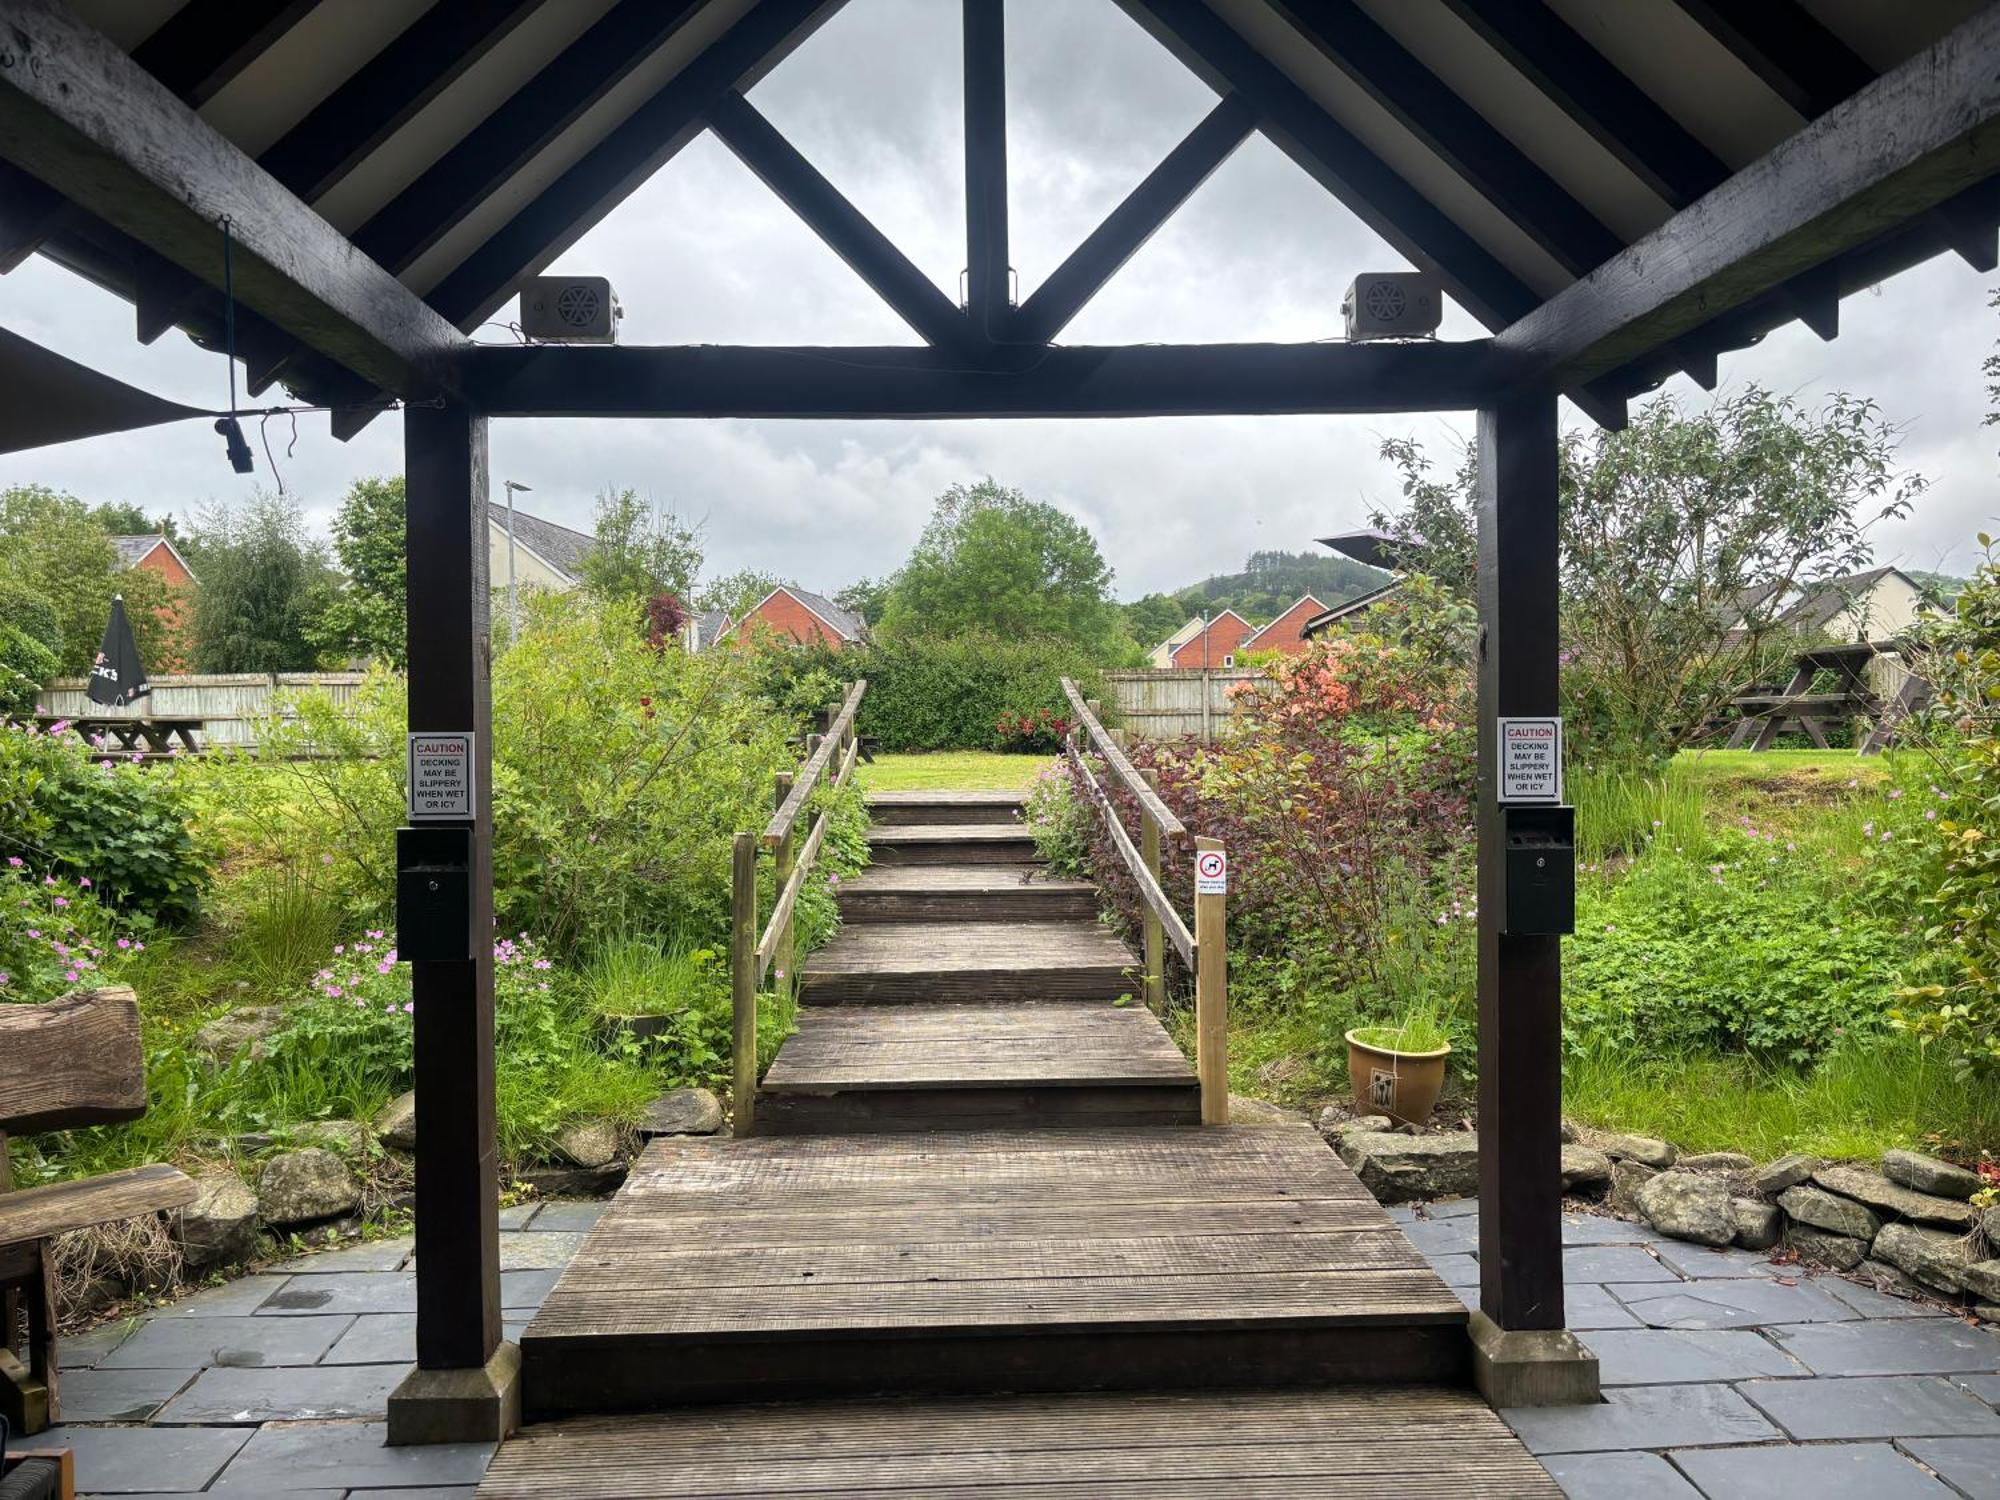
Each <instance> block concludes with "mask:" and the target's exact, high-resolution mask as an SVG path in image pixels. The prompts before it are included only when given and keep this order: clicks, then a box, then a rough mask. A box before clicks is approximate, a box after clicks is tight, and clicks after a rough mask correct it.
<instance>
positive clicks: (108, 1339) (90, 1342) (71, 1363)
mask: <svg viewBox="0 0 2000 1500" xmlns="http://www.w3.org/2000/svg"><path fill="white" fill-rule="evenodd" d="M139 1323H140V1320H139V1319H137V1318H120V1319H119V1320H118V1321H117V1322H115V1323H106V1324H104V1325H103V1326H102V1327H99V1328H93V1329H91V1330H90V1332H88V1333H80V1334H77V1335H76V1336H75V1337H74V1338H66V1339H59V1340H57V1342H56V1368H57V1369H60V1370H64V1371H68V1370H82V1369H88V1368H89V1367H90V1366H91V1365H94V1364H96V1363H97V1362H98V1361H99V1360H100V1359H103V1358H104V1357H105V1356H106V1355H107V1354H109V1353H110V1352H111V1351H112V1350H113V1349H116V1348H117V1347H118V1346H119V1345H120V1344H122V1343H124V1342H125V1340H126V1339H128V1338H130V1337H131V1336H132V1333H133V1330H135V1329H136V1328H138V1327H139Z"/></svg>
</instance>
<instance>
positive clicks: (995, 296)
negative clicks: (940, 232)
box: [960, 0, 1014, 343]
mask: <svg viewBox="0 0 2000 1500" xmlns="http://www.w3.org/2000/svg"><path fill="white" fill-rule="evenodd" d="M960 14H961V19H962V23H963V24H962V27H961V34H962V36H963V46H962V53H963V56H962V61H963V64H964V71H965V310H966V314H967V316H968V317H970V318H971V320H972V326H973V328H974V329H975V330H976V331H977V333H978V334H979V336H980V337H981V338H983V339H985V340H987V341H988V342H994V343H997V342H998V341H999V340H1000V339H1002V338H1003V337H1005V336H1006V328H1007V323H1008V320H1009V317H1010V315H1011V314H1010V310H1011V308H1012V307H1013V302H1014V298H1013V292H1012V287H1011V281H1012V266H1011V265H1010V263H1009V257H1008V253H1007V0H961V5H960Z"/></svg>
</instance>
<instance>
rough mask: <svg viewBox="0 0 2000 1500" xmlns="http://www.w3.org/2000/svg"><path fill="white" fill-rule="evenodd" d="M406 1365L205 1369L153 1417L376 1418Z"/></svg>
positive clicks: (241, 1422) (228, 1422) (201, 1420)
mask: <svg viewBox="0 0 2000 1500" xmlns="http://www.w3.org/2000/svg"><path fill="white" fill-rule="evenodd" d="M410 1368H411V1367H410V1365H408V1364H393V1365H312V1366H306V1367H303V1368H296V1369H276V1370H241V1369H221V1370H204V1371H202V1372H201V1376H200V1378H199V1379H197V1380H196V1381H195V1382H194V1384H193V1385H191V1386H189V1387H188V1388H187V1389H186V1390H185V1391H182V1392H181V1393H180V1394H179V1395H178V1396H175V1397H174V1399H173V1400H171V1401H169V1402H168V1403H167V1404H166V1406H165V1408H164V1409H163V1410H161V1412H160V1414H159V1415H158V1416H157V1417H155V1418H154V1419H153V1420H154V1421H155V1422H157V1423H161V1424H175V1425H201V1424H207V1425H210V1426H239V1427H240V1426H255V1425H256V1424H258V1423H261V1422H280V1421H313V1420H325V1419H328V1418H349V1419H356V1420H363V1419H370V1418H372V1419H374V1420H377V1421H380V1420H382V1419H383V1418H384V1417H386V1416H387V1415H388V1410H389V1392H391V1391H392V1390H394V1389H395V1388H396V1384H397V1382H398V1381H400V1380H401V1379H402V1378H403V1377H404V1376H405V1375H407V1374H409V1373H410Z"/></svg>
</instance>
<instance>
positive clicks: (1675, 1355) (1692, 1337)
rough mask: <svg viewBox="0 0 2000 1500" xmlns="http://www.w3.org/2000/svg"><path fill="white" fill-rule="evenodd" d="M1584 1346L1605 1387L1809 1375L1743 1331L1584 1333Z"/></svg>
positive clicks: (1758, 1336)
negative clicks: (1587, 1347)
mask: <svg viewBox="0 0 2000 1500" xmlns="http://www.w3.org/2000/svg"><path fill="white" fill-rule="evenodd" d="M1584 1343H1585V1344H1586V1345H1587V1346H1589V1348H1590V1351H1591V1352H1592V1353H1593V1354H1595V1355H1596V1356H1597V1360H1598V1367H1599V1373H1600V1377H1601V1379H1602V1381H1603V1383H1604V1384H1605V1385H1607V1386H1611V1385H1684V1384H1687V1383H1688V1382H1691V1381H1700V1380H1750V1379H1754V1378H1756V1377H1758V1376H1769V1377H1782V1376H1791V1377H1798V1378H1804V1377H1807V1376H1810V1375H1811V1374H1812V1372H1811V1371H1810V1370H1808V1369H1807V1368H1806V1367H1805V1366H1804V1365H1802V1364H1800V1363H1799V1362H1798V1361H1797V1360H1795V1359H1792V1358H1791V1357H1790V1356H1788V1355H1787V1354H1786V1353H1785V1352H1784V1351H1783V1350H1782V1349H1780V1348H1778V1347H1777V1346H1776V1345H1774V1344H1772V1343H1771V1342H1770V1341H1769V1340H1768V1339H1766V1338H1765V1337H1764V1336H1763V1335H1762V1334H1759V1333H1754V1332H1752V1331H1750V1330H1748V1329H1726V1328H1725V1329H1714V1328H1702V1329H1683V1328H1633V1329H1615V1328H1613V1329H1605V1330H1603V1331H1602V1332H1597V1333H1591V1334H1589V1335H1587V1336H1586V1337H1585V1338H1584Z"/></svg>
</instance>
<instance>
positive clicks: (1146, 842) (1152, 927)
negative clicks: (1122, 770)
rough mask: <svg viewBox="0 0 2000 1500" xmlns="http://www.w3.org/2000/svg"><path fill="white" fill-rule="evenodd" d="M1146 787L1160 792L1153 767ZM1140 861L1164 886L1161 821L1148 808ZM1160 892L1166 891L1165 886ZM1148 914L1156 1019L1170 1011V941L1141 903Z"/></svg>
mask: <svg viewBox="0 0 2000 1500" xmlns="http://www.w3.org/2000/svg"><path fill="white" fill-rule="evenodd" d="M1139 774H1140V776H1142V777H1144V778H1145V782H1146V785H1147V786H1149V787H1151V788H1152V789H1153V790H1154V791H1155V792H1158V791H1159V789H1160V777H1159V773H1158V772H1156V771H1154V770H1153V769H1152V768H1151V767H1150V766H1149V767H1146V768H1145V769H1143V770H1141V771H1140V772H1139ZM1139 857H1140V858H1141V859H1143V860H1144V861H1145V862H1146V869H1147V871H1148V872H1149V873H1150V874H1151V875H1152V877H1153V883H1154V884H1155V885H1160V821H1159V819H1157V818H1155V817H1154V816H1153V815H1152V813H1150V812H1148V811H1147V810H1146V808H1145V806H1144V804H1141V805H1140V808H1139ZM1160 889H1162V890H1165V889H1166V887H1165V886H1164V885H1161V886H1160ZM1140 905H1141V907H1142V908H1143V910H1144V911H1145V923H1144V928H1145V954H1146V1007H1147V1009H1149V1010H1150V1011H1152V1013H1153V1014H1154V1015H1156V1016H1157V1015H1160V1014H1162V1013H1164V1012H1165V1010H1166V1008H1167V940H1166V929H1165V928H1164V927H1162V926H1161V925H1160V917H1159V914H1158V913H1157V912H1155V911H1154V910H1153V908H1152V907H1151V906H1148V905H1146V904H1145V903H1144V902H1141V903H1140Z"/></svg>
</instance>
